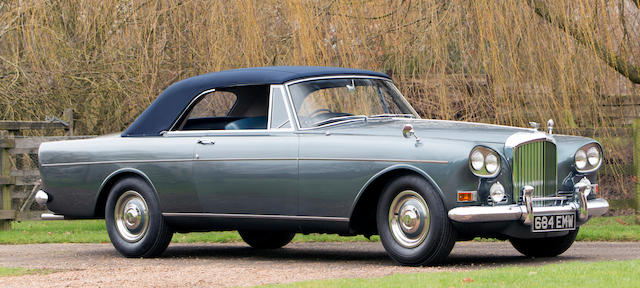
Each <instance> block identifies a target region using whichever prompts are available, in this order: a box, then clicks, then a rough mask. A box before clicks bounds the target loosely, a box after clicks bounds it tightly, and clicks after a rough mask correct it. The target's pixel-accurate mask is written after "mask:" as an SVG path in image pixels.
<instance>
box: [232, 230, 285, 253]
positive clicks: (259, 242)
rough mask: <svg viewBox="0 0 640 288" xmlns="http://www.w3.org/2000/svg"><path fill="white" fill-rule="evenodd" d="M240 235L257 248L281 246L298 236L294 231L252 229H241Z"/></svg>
mask: <svg viewBox="0 0 640 288" xmlns="http://www.w3.org/2000/svg"><path fill="white" fill-rule="evenodd" d="M238 233H240V237H242V240H244V242H246V243H247V244H249V246H251V247H253V248H256V249H277V248H281V247H283V246H285V245H287V244H289V242H291V239H293V237H294V236H296V233H293V232H275V231H250V230H240V231H238Z"/></svg>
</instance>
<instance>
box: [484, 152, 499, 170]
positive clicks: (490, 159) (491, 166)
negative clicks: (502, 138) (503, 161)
mask: <svg viewBox="0 0 640 288" xmlns="http://www.w3.org/2000/svg"><path fill="white" fill-rule="evenodd" d="M484 168H487V172H489V173H492V174H493V173H496V171H497V170H498V157H496V155H493V154H489V155H487V158H486V159H485V160H484Z"/></svg>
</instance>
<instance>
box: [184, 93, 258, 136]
mask: <svg viewBox="0 0 640 288" xmlns="http://www.w3.org/2000/svg"><path fill="white" fill-rule="evenodd" d="M268 102H269V86H267V85H256V86H236V87H226V88H220V89H217V88H216V91H213V92H211V93H208V94H206V95H202V96H201V97H200V99H199V100H198V102H196V103H195V104H193V106H191V108H189V109H190V110H189V111H188V112H187V116H186V117H184V118H183V120H182V123H181V125H180V126H178V127H179V128H178V130H183V131H185V130H186V131H188V130H246V129H267V109H268V106H269V105H268Z"/></svg>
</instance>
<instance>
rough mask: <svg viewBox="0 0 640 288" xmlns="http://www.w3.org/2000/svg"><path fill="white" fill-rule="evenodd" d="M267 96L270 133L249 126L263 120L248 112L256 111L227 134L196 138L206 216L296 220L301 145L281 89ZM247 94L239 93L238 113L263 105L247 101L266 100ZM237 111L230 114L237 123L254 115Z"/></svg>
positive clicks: (196, 166)
mask: <svg viewBox="0 0 640 288" xmlns="http://www.w3.org/2000/svg"><path fill="white" fill-rule="evenodd" d="M267 88H269V87H267ZM251 93H255V92H251ZM251 93H249V94H251ZM265 93H266V94H265V95H262V96H263V97H268V103H269V104H268V105H267V106H268V115H266V116H267V117H265V118H266V119H265V121H266V122H267V123H266V127H259V128H258V126H255V125H254V124H255V123H249V122H251V121H253V122H255V121H259V120H255V119H256V118H260V117H262V116H260V113H259V112H255V111H257V110H259V109H255V108H246V109H245V110H246V111H254V112H252V113H254V114H252V115H249V116H251V117H246V118H243V119H241V120H236V121H232V122H229V123H227V124H226V125H225V126H226V129H224V130H207V131H201V132H200V133H197V134H194V135H192V136H193V137H194V139H193V140H194V142H195V149H194V164H193V181H194V183H195V186H196V190H197V193H198V198H199V200H200V204H201V206H202V210H203V212H205V213H213V214H257V215H296V213H297V204H298V203H297V200H298V195H297V181H298V164H297V157H298V139H297V136H296V135H295V134H294V133H293V129H292V128H291V127H292V126H291V124H290V123H291V122H290V120H289V114H288V112H287V109H286V107H285V105H284V99H283V94H282V89H281V87H280V86H273V87H271V89H269V90H266V92H265ZM245 94H246V93H245ZM245 94H243V93H240V92H238V94H237V97H238V99H237V101H236V103H235V104H234V107H235V108H233V109H235V110H238V109H241V108H242V107H243V106H247V104H246V103H245V102H251V103H256V101H258V102H259V101H262V100H259V99H249V100H246V99H244V98H243V97H253V98H255V97H260V96H255V94H253V95H254V96H247V95H245ZM266 102H267V101H266V100H265V103H266ZM265 105H266V104H265ZM233 109H232V111H231V112H230V113H229V114H227V116H228V117H231V119H236V118H238V117H244V116H246V115H248V114H246V113H245V112H242V113H240V114H238V113H236V112H234V111H233ZM256 113H257V114H256ZM256 115H258V116H256ZM260 119H261V118H260ZM247 123H248V124H247ZM252 125H253V126H252Z"/></svg>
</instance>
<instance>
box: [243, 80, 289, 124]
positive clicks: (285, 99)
mask: <svg viewBox="0 0 640 288" xmlns="http://www.w3.org/2000/svg"><path fill="white" fill-rule="evenodd" d="M274 89H280V97H282V98H281V99H280V100H281V101H282V104H284V107H285V111H286V113H287V118H288V119H289V126H290V127H286V128H271V118H272V117H273V116H272V113H273V90H274ZM269 91H270V92H269V94H270V95H269V119H268V121H267V130H272V131H294V126H295V125H293V124H292V123H293V121H291V118H292V115H291V108H289V101H288V97H287V95H286V91H285V89H284V85H282V84H274V85H271V89H270V90H269ZM247 130H249V129H247ZM252 130H253V129H252Z"/></svg>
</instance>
